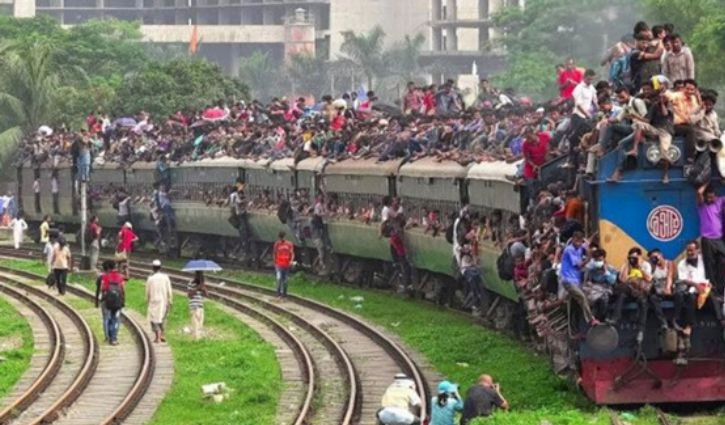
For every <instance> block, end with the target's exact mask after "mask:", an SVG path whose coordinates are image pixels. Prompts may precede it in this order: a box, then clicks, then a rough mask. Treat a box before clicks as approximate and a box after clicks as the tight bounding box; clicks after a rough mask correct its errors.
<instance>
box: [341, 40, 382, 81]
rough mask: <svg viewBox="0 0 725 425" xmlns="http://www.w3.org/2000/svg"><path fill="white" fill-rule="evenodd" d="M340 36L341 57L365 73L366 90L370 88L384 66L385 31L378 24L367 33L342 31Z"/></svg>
mask: <svg viewBox="0 0 725 425" xmlns="http://www.w3.org/2000/svg"><path fill="white" fill-rule="evenodd" d="M342 37H343V42H342V44H341V45H340V52H341V53H342V54H343V57H342V59H343V60H348V61H350V62H352V63H353V64H355V66H356V67H357V68H358V69H359V70H360V72H362V73H363V74H364V75H365V78H366V80H367V83H368V86H367V87H368V90H372V89H373V83H374V79H375V78H377V77H380V76H381V75H383V72H384V68H385V61H384V59H383V41H384V40H385V31H383V29H382V28H381V27H380V26H376V27H375V28H373V29H372V30H370V32H369V33H367V34H355V33H354V32H353V31H344V32H343V33H342Z"/></svg>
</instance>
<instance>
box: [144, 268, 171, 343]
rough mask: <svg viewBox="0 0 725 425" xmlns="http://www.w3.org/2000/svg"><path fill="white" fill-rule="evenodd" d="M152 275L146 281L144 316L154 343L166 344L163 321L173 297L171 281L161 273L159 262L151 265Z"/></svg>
mask: <svg viewBox="0 0 725 425" xmlns="http://www.w3.org/2000/svg"><path fill="white" fill-rule="evenodd" d="M151 266H152V267H153V271H154V272H153V274H152V275H151V276H149V277H148V279H146V303H147V304H148V307H147V310H146V315H147V317H148V320H149V322H150V323H151V330H152V331H153V332H154V335H155V336H156V338H155V339H154V342H155V343H158V342H166V338H165V337H164V320H166V316H167V315H168V313H169V310H170V309H171V303H172V300H173V296H172V293H171V280H170V279H169V276H168V275H167V274H166V273H162V272H161V261H159V260H154V261H153V263H151Z"/></svg>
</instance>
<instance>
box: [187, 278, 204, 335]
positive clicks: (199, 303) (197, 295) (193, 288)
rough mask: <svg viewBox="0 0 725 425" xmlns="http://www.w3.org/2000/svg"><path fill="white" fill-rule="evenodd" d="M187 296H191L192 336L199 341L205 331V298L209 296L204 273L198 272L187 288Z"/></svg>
mask: <svg viewBox="0 0 725 425" xmlns="http://www.w3.org/2000/svg"><path fill="white" fill-rule="evenodd" d="M187 294H188V296H189V315H190V316H191V334H192V335H193V337H194V339H195V340H198V339H199V338H201V334H202V332H203V330H204V297H205V296H206V295H207V292H206V286H205V285H204V272H201V271H197V272H196V275H195V276H194V279H193V280H192V281H191V282H189V285H188V286H187Z"/></svg>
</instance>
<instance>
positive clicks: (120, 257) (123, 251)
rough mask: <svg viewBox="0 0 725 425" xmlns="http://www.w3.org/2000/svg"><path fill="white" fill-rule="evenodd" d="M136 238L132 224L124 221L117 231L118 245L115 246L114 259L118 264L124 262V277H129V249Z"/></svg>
mask: <svg viewBox="0 0 725 425" xmlns="http://www.w3.org/2000/svg"><path fill="white" fill-rule="evenodd" d="M137 240H138V236H136V234H135V233H134V232H133V226H132V225H131V223H130V222H128V221H127V222H126V223H124V225H123V227H121V231H120V232H118V246H117V247H116V261H117V262H118V263H119V265H121V264H124V263H125V268H126V272H125V273H126V279H128V278H129V273H130V270H129V269H130V266H131V249H132V248H133V243H134V242H136V241H137Z"/></svg>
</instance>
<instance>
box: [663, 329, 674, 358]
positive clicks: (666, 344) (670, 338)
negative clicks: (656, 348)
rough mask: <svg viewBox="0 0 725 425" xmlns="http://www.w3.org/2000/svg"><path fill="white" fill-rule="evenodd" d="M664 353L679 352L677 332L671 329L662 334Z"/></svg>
mask: <svg viewBox="0 0 725 425" xmlns="http://www.w3.org/2000/svg"><path fill="white" fill-rule="evenodd" d="M662 351H664V352H665V353H676V352H677V331H676V330H674V329H672V328H669V329H667V330H665V331H664V334H662Z"/></svg>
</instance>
